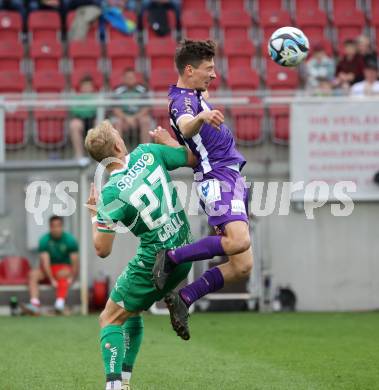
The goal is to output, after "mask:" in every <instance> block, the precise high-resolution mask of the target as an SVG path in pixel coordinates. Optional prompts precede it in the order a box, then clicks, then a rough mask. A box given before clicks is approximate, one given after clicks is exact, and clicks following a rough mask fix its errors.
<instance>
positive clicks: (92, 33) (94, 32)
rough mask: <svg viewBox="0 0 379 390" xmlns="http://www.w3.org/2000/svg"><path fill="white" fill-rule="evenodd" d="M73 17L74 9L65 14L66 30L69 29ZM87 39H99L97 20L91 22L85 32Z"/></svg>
mask: <svg viewBox="0 0 379 390" xmlns="http://www.w3.org/2000/svg"><path fill="white" fill-rule="evenodd" d="M74 18H75V11H70V12H69V13H68V14H67V17H66V26H67V31H69V30H70V28H71V25H72V23H73V22H74ZM87 39H93V40H99V39H100V35H99V22H98V21H96V22H93V23H92V24H91V27H90V29H89V31H88V33H87Z"/></svg>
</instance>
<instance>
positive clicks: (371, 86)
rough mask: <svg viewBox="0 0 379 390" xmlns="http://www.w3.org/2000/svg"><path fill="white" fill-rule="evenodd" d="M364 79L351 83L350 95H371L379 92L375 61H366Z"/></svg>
mask: <svg viewBox="0 0 379 390" xmlns="http://www.w3.org/2000/svg"><path fill="white" fill-rule="evenodd" d="M363 74H364V80H363V81H360V82H358V83H355V84H353V86H352V87H351V95H352V96H372V95H378V94H379V81H378V68H377V64H376V62H371V63H370V62H368V63H367V64H366V65H365V68H364V71H363Z"/></svg>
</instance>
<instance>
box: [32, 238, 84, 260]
mask: <svg viewBox="0 0 379 390" xmlns="http://www.w3.org/2000/svg"><path fill="white" fill-rule="evenodd" d="M78 250H79V247H78V243H77V241H76V239H75V237H74V236H73V235H71V234H70V233H67V232H63V234H62V236H61V237H60V238H59V239H55V238H53V237H51V234H50V233H47V234H45V235H43V236H42V237H41V239H40V240H39V245H38V252H39V253H42V252H47V253H48V254H49V256H50V263H51V264H71V258H70V255H71V253H75V252H78Z"/></svg>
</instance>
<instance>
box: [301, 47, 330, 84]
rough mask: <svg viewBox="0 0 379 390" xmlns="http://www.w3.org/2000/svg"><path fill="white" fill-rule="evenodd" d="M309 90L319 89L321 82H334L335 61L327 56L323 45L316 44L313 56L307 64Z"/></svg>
mask: <svg viewBox="0 0 379 390" xmlns="http://www.w3.org/2000/svg"><path fill="white" fill-rule="evenodd" d="M306 72H307V86H308V88H311V89H313V88H319V80H327V81H332V80H333V79H334V75H335V64H334V60H333V59H331V58H330V57H328V56H327V54H326V52H325V49H324V47H323V46H322V45H321V44H315V46H314V49H313V55H312V57H311V58H310V60H309V61H308V62H307V64H306Z"/></svg>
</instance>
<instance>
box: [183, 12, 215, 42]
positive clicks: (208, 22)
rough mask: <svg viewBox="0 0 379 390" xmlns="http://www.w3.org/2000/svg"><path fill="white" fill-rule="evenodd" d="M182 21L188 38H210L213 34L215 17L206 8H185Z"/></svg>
mask: <svg viewBox="0 0 379 390" xmlns="http://www.w3.org/2000/svg"><path fill="white" fill-rule="evenodd" d="M182 23H183V29H184V36H185V37H186V38H191V39H209V37H210V36H212V33H211V29H212V26H213V18H212V15H211V14H210V13H209V12H208V11H207V10H206V9H200V8H198V9H192V8H191V9H185V10H184V11H183V13H182Z"/></svg>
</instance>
